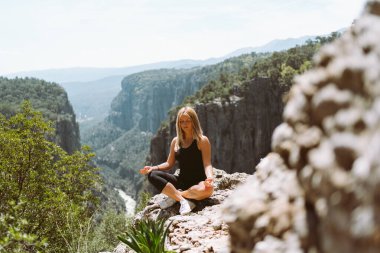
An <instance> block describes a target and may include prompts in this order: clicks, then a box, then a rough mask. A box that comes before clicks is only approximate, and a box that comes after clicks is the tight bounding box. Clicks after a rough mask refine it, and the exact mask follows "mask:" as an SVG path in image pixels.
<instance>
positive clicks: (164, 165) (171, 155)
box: [140, 137, 177, 174]
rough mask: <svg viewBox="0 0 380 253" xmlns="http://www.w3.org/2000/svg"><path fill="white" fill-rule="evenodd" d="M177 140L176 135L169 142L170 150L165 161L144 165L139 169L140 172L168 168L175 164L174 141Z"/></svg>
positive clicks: (146, 172) (144, 172) (145, 172)
mask: <svg viewBox="0 0 380 253" xmlns="http://www.w3.org/2000/svg"><path fill="white" fill-rule="evenodd" d="M176 141H177V137H174V138H173V140H172V143H171V144H170V152H169V156H168V159H167V161H166V162H164V163H161V164H158V165H154V166H145V167H144V168H143V169H141V170H140V173H141V174H148V173H149V172H151V171H152V170H170V169H171V168H172V167H173V166H174V164H175V151H174V147H175V143H176Z"/></svg>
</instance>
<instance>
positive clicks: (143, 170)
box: [140, 166, 154, 175]
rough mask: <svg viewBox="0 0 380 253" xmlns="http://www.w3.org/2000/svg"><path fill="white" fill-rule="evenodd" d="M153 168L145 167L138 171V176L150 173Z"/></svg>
mask: <svg viewBox="0 0 380 253" xmlns="http://www.w3.org/2000/svg"><path fill="white" fill-rule="evenodd" d="M153 167H154V166H145V167H144V168H142V169H141V170H140V174H143V175H145V174H148V173H150V172H151V171H152V170H153Z"/></svg>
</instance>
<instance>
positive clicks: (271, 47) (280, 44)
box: [225, 36, 316, 58]
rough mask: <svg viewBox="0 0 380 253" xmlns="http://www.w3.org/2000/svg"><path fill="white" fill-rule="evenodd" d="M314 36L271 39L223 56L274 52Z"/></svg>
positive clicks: (300, 43) (304, 41)
mask: <svg viewBox="0 0 380 253" xmlns="http://www.w3.org/2000/svg"><path fill="white" fill-rule="evenodd" d="M315 37H316V36H303V37H300V38H289V39H283V40H279V39H277V40H272V41H270V42H268V43H267V44H265V45H262V46H259V47H245V48H241V49H238V50H236V51H233V52H232V53H229V54H227V55H226V56H225V57H227V58H229V57H234V56H239V55H242V54H248V53H252V52H256V53H263V52H274V51H282V50H287V49H289V48H292V47H294V46H296V45H303V44H305V43H306V41H308V40H313V39H315Z"/></svg>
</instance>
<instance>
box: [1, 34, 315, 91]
mask: <svg viewBox="0 0 380 253" xmlns="http://www.w3.org/2000/svg"><path fill="white" fill-rule="evenodd" d="M315 37H316V36H303V37H300V38H289V39H277V40H272V41H270V42H269V43H267V44H265V45H263V46H259V47H246V48H241V49H238V50H235V51H233V52H231V53H229V54H227V55H224V56H222V57H217V58H209V59H206V60H190V59H184V60H177V61H164V62H156V63H150V64H144V65H137V66H131V67H121V68H86V67H77V68H62V69H46V70H36V71H24V72H17V73H12V74H8V75H5V76H6V77H9V78H14V77H16V76H18V77H27V76H28V77H35V78H38V79H43V80H46V81H50V82H56V83H59V84H63V83H66V82H90V81H96V80H99V79H102V78H106V77H110V76H127V75H129V74H133V73H137V72H141V71H144V70H150V69H160V68H176V69H180V68H192V67H195V66H205V65H212V64H216V63H219V62H222V61H224V60H225V59H228V58H231V57H235V56H239V55H242V54H247V53H251V52H257V53H261V52H274V51H281V50H286V49H289V48H291V47H294V46H295V45H302V44H304V43H305V42H306V41H307V40H308V39H314V38H315Z"/></svg>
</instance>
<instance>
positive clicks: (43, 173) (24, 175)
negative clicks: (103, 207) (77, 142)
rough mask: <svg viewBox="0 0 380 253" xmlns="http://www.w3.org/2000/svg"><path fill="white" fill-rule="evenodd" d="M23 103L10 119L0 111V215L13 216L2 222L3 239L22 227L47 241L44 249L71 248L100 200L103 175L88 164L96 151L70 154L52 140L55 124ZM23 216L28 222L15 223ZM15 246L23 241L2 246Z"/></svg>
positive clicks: (29, 249) (6, 248) (25, 247)
mask: <svg viewBox="0 0 380 253" xmlns="http://www.w3.org/2000/svg"><path fill="white" fill-rule="evenodd" d="M21 108H22V109H21V112H20V113H18V114H16V115H14V116H12V117H10V118H9V119H6V117H5V116H3V115H2V114H0V200H1V201H0V215H1V216H3V217H10V214H11V217H13V218H12V219H8V226H7V227H8V228H7V227H5V226H0V238H5V237H7V234H8V235H9V232H10V231H9V228H12V227H18V229H21V230H22V231H20V233H22V234H27V235H33V241H37V242H44V241H45V240H46V241H47V243H48V247H47V249H46V250H45V252H67V250H65V248H66V247H67V245H70V244H72V243H73V240H77V238H78V237H77V236H76V233H77V232H78V231H79V224H83V223H85V221H86V220H88V219H90V217H91V215H92V214H93V212H94V211H95V209H96V208H97V205H98V201H97V197H96V189H97V187H99V184H100V177H99V175H98V173H97V169H95V168H94V167H93V166H91V165H90V160H91V158H92V157H93V154H92V153H90V152H89V149H88V148H83V150H82V151H77V152H75V153H74V154H72V155H68V154H67V153H66V152H65V151H64V150H63V149H61V148H60V147H59V146H57V145H56V144H55V143H53V142H51V141H49V140H52V139H53V135H54V129H53V128H52V127H51V123H50V122H46V121H45V120H44V119H43V118H42V115H41V113H39V112H36V111H34V110H33V108H32V107H31V105H30V103H29V102H27V101H26V102H23V104H22V106H21ZM11 203H15V205H16V206H20V205H21V207H22V208H16V209H15V208H13V207H12V205H11ZM67 217H70V219H72V221H74V222H70V223H69V222H68V219H67ZM21 220H25V221H26V222H24V223H23V224H21V225H22V226H21V225H20V224H17V223H15V222H16V221H21ZM13 223H14V224H13ZM72 224H77V225H76V226H77V228H73V226H72ZM17 247H20V245H19V242H18V241H17V240H11V241H10V242H8V243H7V244H6V245H3V250H4V252H15V249H16V248H17ZM21 247H22V248H23V250H24V252H37V250H38V249H37V247H35V246H33V245H29V244H27V243H25V244H24V245H21Z"/></svg>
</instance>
